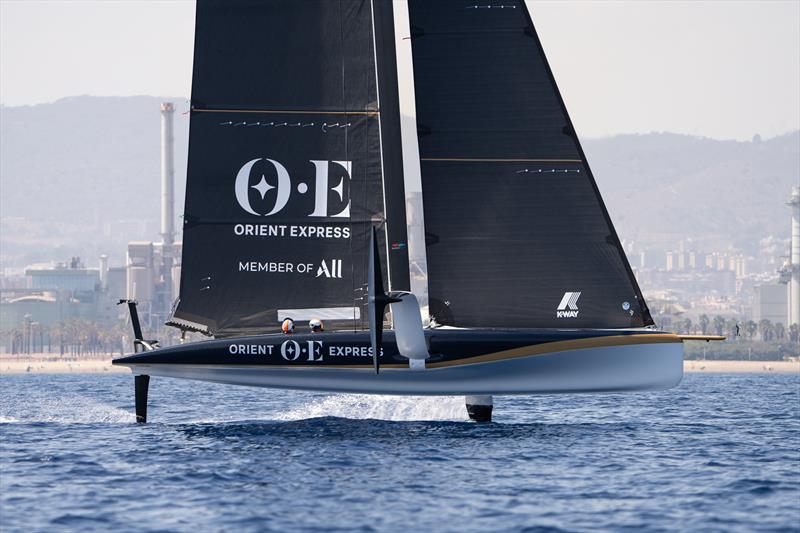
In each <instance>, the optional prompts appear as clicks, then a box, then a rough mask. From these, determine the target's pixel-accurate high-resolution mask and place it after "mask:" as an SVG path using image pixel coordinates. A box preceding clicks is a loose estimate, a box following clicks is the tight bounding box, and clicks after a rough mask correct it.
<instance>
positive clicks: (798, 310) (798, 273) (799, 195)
mask: <svg viewBox="0 0 800 533" xmlns="http://www.w3.org/2000/svg"><path fill="white" fill-rule="evenodd" d="M787 204H788V205H789V206H790V207H791V208H792V242H791V252H790V256H789V257H790V262H789V268H790V269H791V270H790V278H789V298H788V300H789V305H788V308H789V313H788V315H789V316H788V322H789V323H788V325H789V326H791V325H792V324H797V325H799V326H800V187H794V188H793V189H792V195H791V196H790V197H789V201H788V202H787Z"/></svg>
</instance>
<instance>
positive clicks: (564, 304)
mask: <svg viewBox="0 0 800 533" xmlns="http://www.w3.org/2000/svg"><path fill="white" fill-rule="evenodd" d="M571 297H572V293H571V292H565V293H564V297H563V298H561V303H560V304H558V307H557V308H556V309H557V310H559V311H563V310H564V309H566V308H567V302H569V300H570V298H571Z"/></svg>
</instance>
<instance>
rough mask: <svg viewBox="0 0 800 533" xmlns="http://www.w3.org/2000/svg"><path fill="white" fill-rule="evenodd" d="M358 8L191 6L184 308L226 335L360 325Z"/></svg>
mask: <svg viewBox="0 0 800 533" xmlns="http://www.w3.org/2000/svg"><path fill="white" fill-rule="evenodd" d="M374 48H375V47H374V38H373V34H372V13H371V9H370V2H369V1H368V0H337V1H328V0H303V1H301V2H299V1H295V0H224V1H223V0H200V1H198V2H197V15H196V30H195V56H194V73H193V82H192V100H191V126H190V142H189V162H188V172H187V173H188V180H187V181H188V182H187V188H186V210H185V215H184V228H183V242H184V246H183V263H182V276H181V278H182V279H181V288H180V300H179V302H178V306H177V308H176V310H175V313H174V316H173V318H172V320H171V324H173V325H178V326H181V327H190V328H195V329H199V330H201V331H206V332H208V333H212V334H215V335H223V336H224V335H233V334H242V333H256V332H267V331H276V330H278V329H279V327H280V321H282V320H283V319H284V318H286V317H291V318H294V319H295V320H297V321H301V320H307V319H309V318H311V317H317V318H321V319H323V320H325V321H326V326H327V327H328V328H329V329H330V328H336V327H348V328H352V327H353V326H354V325H356V326H360V325H361V324H362V320H366V317H362V316H361V315H362V314H363V313H362V311H361V306H362V303H363V302H362V290H363V289H364V287H365V285H366V265H367V261H368V259H367V252H368V249H367V244H368V242H369V241H368V235H369V230H370V227H371V225H372V224H373V223H375V224H380V223H381V222H382V218H383V201H382V194H383V192H382V179H381V168H382V167H381V153H380V136H379V131H378V128H379V117H378V111H379V110H378V103H377V102H378V96H377V82H376V69H375V51H374Z"/></svg>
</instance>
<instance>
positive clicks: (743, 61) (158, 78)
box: [0, 0, 800, 140]
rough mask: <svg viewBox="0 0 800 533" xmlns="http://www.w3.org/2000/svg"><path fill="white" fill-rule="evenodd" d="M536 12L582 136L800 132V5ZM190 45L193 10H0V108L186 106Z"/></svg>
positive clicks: (16, 3) (120, 2)
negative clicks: (166, 101) (126, 101)
mask: <svg viewBox="0 0 800 533" xmlns="http://www.w3.org/2000/svg"><path fill="white" fill-rule="evenodd" d="M465 1H466V0H465ZM527 1H528V5H529V9H530V10H531V14H532V17H533V20H534V23H535V24H536V28H537V31H538V32H539V34H540V37H541V40H542V42H543V44H544V47H545V51H546V53H547V55H548V58H549V60H550V63H551V66H552V67H553V71H554V73H555V75H556V79H557V81H558V84H559V87H560V89H561V92H562V94H563V96H564V99H565V100H566V104H567V107H568V109H569V110H570V114H571V116H572V119H573V122H574V123H575V126H576V129H577V130H578V132H579V134H580V135H581V136H586V137H603V136H609V135H615V134H620V133H647V132H651V131H669V132H674V133H686V134H692V135H699V136H705V137H712V138H717V139H740V140H747V139H750V138H752V137H753V136H754V135H755V134H759V135H761V136H762V137H764V138H769V137H773V136H776V135H780V134H783V133H786V132H789V131H794V130H797V129H800V0H774V1H769V0H758V1H727V0H707V1H702V0H696V1H680V0H668V1H648V0H639V1H606V0H582V1H576V0H558V1H538V0H527ZM193 34H194V2H193V1H191V0H137V1H131V0H81V1H72V0H0V103H2V104H3V105H6V106H19V105H33V104H39V103H45V102H52V101H55V100H57V99H59V98H62V97H65V96H74V95H82V94H89V95H97V96H128V95H152V96H173V97H183V96H188V95H189V94H190V90H191V69H192V47H193V39H194V36H193Z"/></svg>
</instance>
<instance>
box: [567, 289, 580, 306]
mask: <svg viewBox="0 0 800 533" xmlns="http://www.w3.org/2000/svg"><path fill="white" fill-rule="evenodd" d="M580 295H581V293H579V292H573V293H572V298H570V299H569V304H568V306H569V308H570V309H572V310H573V311H577V310H578V298H579V297H580Z"/></svg>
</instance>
